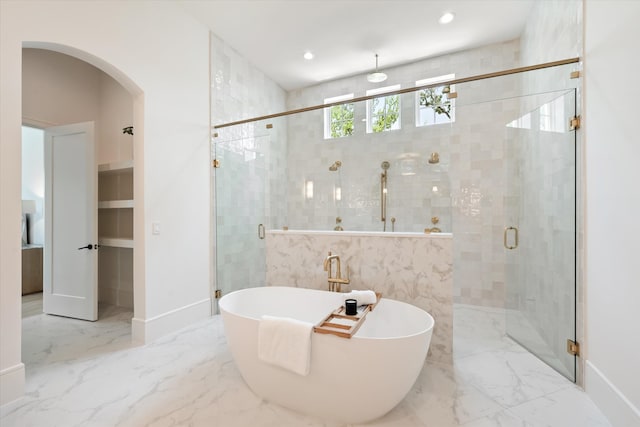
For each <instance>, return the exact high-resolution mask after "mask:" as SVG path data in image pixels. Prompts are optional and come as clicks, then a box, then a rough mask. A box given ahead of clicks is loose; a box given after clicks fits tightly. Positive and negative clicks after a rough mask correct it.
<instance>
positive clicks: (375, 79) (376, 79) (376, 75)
mask: <svg viewBox="0 0 640 427" xmlns="http://www.w3.org/2000/svg"><path fill="white" fill-rule="evenodd" d="M367 80H368V81H370V82H371V83H380V82H383V81H385V80H387V75H386V74H385V73H381V72H379V71H378V54H377V53H376V70H375V71H374V72H373V73H369V74H367Z"/></svg>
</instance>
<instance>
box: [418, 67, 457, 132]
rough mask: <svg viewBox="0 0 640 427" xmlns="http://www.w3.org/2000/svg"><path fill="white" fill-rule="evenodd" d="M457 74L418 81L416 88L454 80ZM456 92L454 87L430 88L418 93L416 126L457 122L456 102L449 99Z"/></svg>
mask: <svg viewBox="0 0 640 427" xmlns="http://www.w3.org/2000/svg"><path fill="white" fill-rule="evenodd" d="M455 77H456V75H455V74H445V75H443V76H438V77H432V78H429V79H422V80H418V81H416V87H418V86H425V85H431V84H435V83H441V82H442V83H444V82H447V81H450V80H454V79H455ZM451 92H455V87H454V85H443V86H437V87H430V88H427V89H423V90H420V91H417V92H416V103H415V110H416V126H433V125H439V124H447V123H452V122H455V121H456V118H455V100H454V99H449V98H448V97H447V94H448V93H451Z"/></svg>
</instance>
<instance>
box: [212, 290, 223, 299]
mask: <svg viewBox="0 0 640 427" xmlns="http://www.w3.org/2000/svg"><path fill="white" fill-rule="evenodd" d="M213 296H214V297H215V299H220V298H221V297H222V291H221V290H220V289H216V290H215V292H214V293H213Z"/></svg>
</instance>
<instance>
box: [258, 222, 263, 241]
mask: <svg viewBox="0 0 640 427" xmlns="http://www.w3.org/2000/svg"><path fill="white" fill-rule="evenodd" d="M258 239H260V240H262V239H264V224H258Z"/></svg>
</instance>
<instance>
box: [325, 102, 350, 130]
mask: <svg viewBox="0 0 640 427" xmlns="http://www.w3.org/2000/svg"><path fill="white" fill-rule="evenodd" d="M350 99H353V93H349V94H347V95H340V96H334V97H333V98H326V99H325V100H324V103H325V104H333V103H334V102H340V101H348V100H350ZM353 117H354V105H353V103H345V104H339V105H333V106H331V107H327V108H325V109H324V138H325V139H330V138H342V137H345V136H350V135H352V134H353V130H354V121H353Z"/></svg>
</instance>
